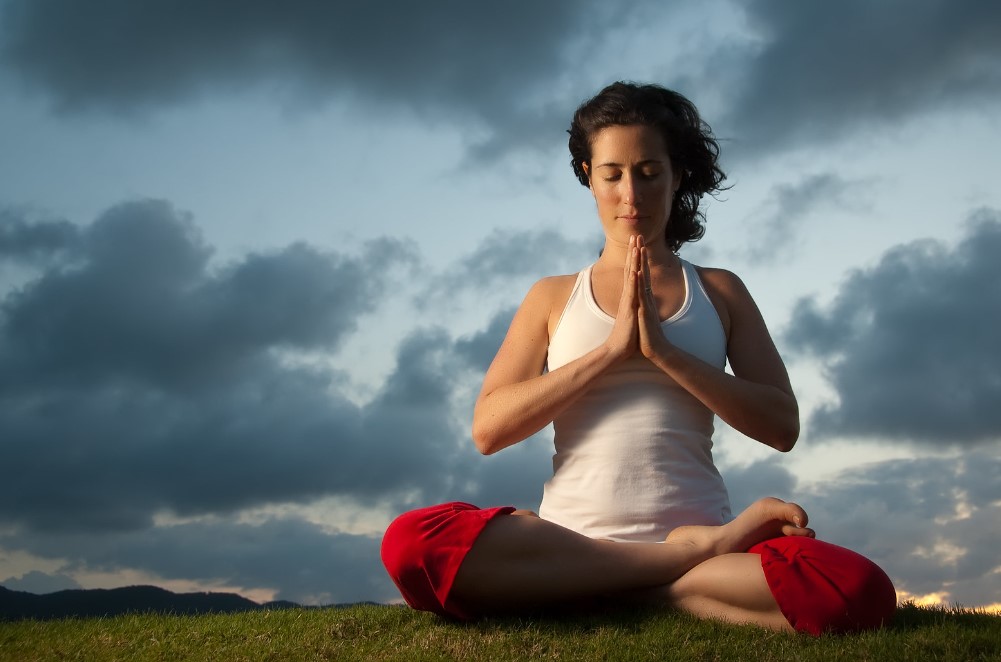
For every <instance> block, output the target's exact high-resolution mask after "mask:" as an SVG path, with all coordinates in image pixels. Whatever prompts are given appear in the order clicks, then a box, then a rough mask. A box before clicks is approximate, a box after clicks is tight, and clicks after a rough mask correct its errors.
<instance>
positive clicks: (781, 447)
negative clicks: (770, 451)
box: [769, 417, 799, 453]
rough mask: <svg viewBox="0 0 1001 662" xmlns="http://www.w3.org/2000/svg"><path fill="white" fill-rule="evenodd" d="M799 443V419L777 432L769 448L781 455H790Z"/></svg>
mask: <svg viewBox="0 0 1001 662" xmlns="http://www.w3.org/2000/svg"><path fill="white" fill-rule="evenodd" d="M797 441H799V417H797V418H796V419H795V420H793V421H791V422H790V423H789V424H788V425H784V426H782V429H781V430H777V431H776V434H775V435H774V436H773V437H772V439H771V443H770V444H769V446H771V447H772V448H774V449H775V450H777V451H779V452H781V453H788V452H789V451H791V450H792V449H793V447H794V446H795V445H796V442H797Z"/></svg>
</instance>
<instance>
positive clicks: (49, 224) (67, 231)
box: [0, 209, 80, 263]
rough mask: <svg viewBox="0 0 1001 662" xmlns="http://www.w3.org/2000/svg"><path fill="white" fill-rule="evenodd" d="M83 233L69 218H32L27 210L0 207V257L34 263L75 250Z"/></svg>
mask: <svg viewBox="0 0 1001 662" xmlns="http://www.w3.org/2000/svg"><path fill="white" fill-rule="evenodd" d="M79 238H80V235H79V232H78V231H77V228H76V226H74V225H73V224H72V223H70V222H69V221H64V220H49V221H43V222H32V221H29V220H27V219H25V214H24V212H18V211H16V210H13V209H0V258H3V259H4V260H16V261H18V262H28V263H35V262H37V261H42V260H45V259H47V258H49V257H51V256H53V254H58V253H63V252H67V251H72V250H74V249H75V248H76V247H77V242H78V241H79Z"/></svg>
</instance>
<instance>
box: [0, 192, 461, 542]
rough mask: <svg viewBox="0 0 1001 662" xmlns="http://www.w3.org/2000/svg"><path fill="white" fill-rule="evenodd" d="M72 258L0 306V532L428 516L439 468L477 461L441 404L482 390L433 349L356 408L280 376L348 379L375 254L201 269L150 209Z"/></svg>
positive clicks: (285, 256) (425, 333)
mask: <svg viewBox="0 0 1001 662" xmlns="http://www.w3.org/2000/svg"><path fill="white" fill-rule="evenodd" d="M46 223H47V222H39V223H36V224H34V225H33V226H30V228H31V229H36V230H39V231H40V232H41V233H43V234H44V232H43V231H44V230H46V229H47V228H49V227H50V225H47V224H46ZM25 227H28V226H25ZM386 241H388V240H380V242H379V243H380V245H384V244H385V242H386ZM77 246H78V248H77V249H76V250H75V251H73V252H71V253H70V254H67V255H65V256H61V257H53V259H52V260H51V261H50V262H48V263H47V264H45V265H43V267H41V275H39V276H38V277H37V278H35V279H34V280H31V281H29V282H28V283H26V284H24V285H23V286H22V287H20V288H18V289H16V290H12V291H9V292H7V293H6V296H5V297H4V298H3V299H2V301H0V447H2V450H3V455H4V458H5V463H6V465H7V466H8V467H9V468H10V469H11V471H10V474H9V475H8V477H7V479H5V480H4V481H3V482H2V485H0V520H3V521H5V522H7V523H10V524H16V525H19V526H22V527H28V528H38V529H56V530H62V529H77V530H88V529H89V530H133V529H142V528H145V527H148V526H149V525H150V523H151V521H152V517H153V515H154V514H155V513H157V512H159V511H168V512H176V513H181V514H197V513H210V512H230V511H234V510H237V509H240V508H244V507H248V506H252V505H260V504H266V503H283V502H304V501H308V500H311V499H313V498H317V497H319V496H323V495H332V494H343V495H349V496H351V497H354V498H358V499H362V500H385V499H391V498H401V499H402V498H403V495H405V494H411V493H413V492H414V491H417V492H419V493H420V492H421V490H423V494H424V496H425V498H428V499H431V498H433V497H438V496H442V495H443V494H444V493H445V492H446V491H447V487H448V485H449V484H450V480H449V479H448V476H449V475H450V472H452V471H454V464H450V460H449V459H448V458H455V459H454V462H459V461H460V459H461V458H464V457H465V458H468V459H471V458H473V457H474V456H475V451H474V450H472V445H471V443H470V444H469V451H468V455H465V456H464V455H462V454H461V453H459V454H456V453H455V452H454V448H455V446H456V445H458V444H461V443H462V440H463V439H466V438H467V437H466V436H465V434H464V431H463V430H462V426H460V425H458V424H457V422H456V417H455V415H454V412H453V410H452V403H451V393H452V389H453V388H455V384H456V383H457V382H461V381H462V379H464V378H465V379H467V380H472V379H475V378H476V377H475V375H471V374H467V373H468V370H469V367H468V366H469V364H468V363H466V362H465V361H464V360H462V359H461V358H456V357H454V356H453V354H454V352H453V351H452V342H453V340H452V339H451V338H449V337H447V336H446V335H445V334H444V332H442V331H440V330H439V331H435V330H418V331H415V332H413V333H412V334H411V335H410V336H409V337H408V338H406V339H405V341H404V342H403V343H402V344H401V345H400V347H399V349H398V350H397V366H396V368H395V370H394V371H393V372H392V373H391V374H390V375H389V376H388V377H387V380H386V381H385V383H384V384H383V385H382V386H381V387H380V389H379V391H378V393H377V394H376V395H375V397H374V398H373V399H372V400H371V401H370V402H367V403H365V404H364V405H361V406H359V405H357V404H355V403H354V402H352V400H351V399H350V398H349V397H348V394H349V393H350V389H351V384H350V380H349V379H348V377H347V376H346V375H345V373H344V372H343V371H341V370H338V369H336V368H335V369H331V368H330V367H329V365H328V364H325V363H316V362H315V361H310V360H308V359H303V360H297V361H289V360H288V357H289V356H290V353H291V354H293V355H294V354H295V353H296V352H300V353H301V352H320V353H321V354H325V355H327V356H331V357H333V360H334V362H335V364H336V363H340V364H342V365H343V362H344V359H343V358H341V359H337V358H336V357H337V351H338V348H339V347H340V345H341V343H342V342H343V340H344V338H345V337H346V336H347V335H348V334H351V333H354V332H356V331H358V330H360V329H361V328H363V325H364V323H365V322H364V320H365V315H366V314H367V313H370V312H371V311H372V310H373V306H374V304H373V302H374V301H378V300H379V299H380V297H379V296H376V295H377V294H379V293H381V292H383V291H384V290H385V289H386V288H387V287H388V283H389V282H390V280H391V278H392V277H393V276H392V274H391V273H390V272H386V271H385V269H384V268H383V267H382V266H381V264H380V263H379V261H378V260H376V259H373V255H372V252H373V251H376V250H379V249H377V248H375V246H374V245H371V246H369V247H367V248H365V249H363V252H362V254H361V255H359V256H349V255H341V254H334V253H321V252H320V251H317V250H316V249H314V248H311V247H309V246H307V245H305V244H296V245H293V246H290V247H288V248H285V249H282V250H279V251H275V252H272V253H264V254H250V255H247V256H245V257H244V258H243V259H241V260H238V261H235V262H233V263H231V264H227V265H222V266H219V267H217V268H213V267H212V265H211V263H210V256H211V254H212V250H211V248H210V247H208V246H207V245H206V244H205V243H204V242H203V240H202V239H201V237H200V233H199V232H198V230H197V228H196V226H195V225H194V224H193V222H192V220H191V219H190V218H188V217H186V216H185V215H183V214H180V213H178V212H176V211H175V210H173V208H172V207H170V205H168V204H167V203H164V202H157V201H143V202H135V203H128V204H124V205H119V206H117V207H114V208H112V209H110V210H109V211H108V212H106V213H104V214H102V215H101V217H100V218H98V219H97V220H96V221H94V222H93V223H92V224H90V225H87V226H83V227H82V228H81V229H80V231H79V242H78V244H77ZM23 250H24V251H25V252H27V251H29V250H33V249H31V247H29V246H27V245H25V246H24V247H23ZM467 354H468V352H467ZM464 375H465V377H464ZM401 431H406V433H405V434H403V433H401ZM442 458H445V459H444V460H443V459H442ZM394 495H395V496H394Z"/></svg>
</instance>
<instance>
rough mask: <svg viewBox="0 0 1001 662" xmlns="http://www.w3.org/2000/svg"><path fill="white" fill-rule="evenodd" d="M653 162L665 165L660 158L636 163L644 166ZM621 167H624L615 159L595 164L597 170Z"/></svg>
mask: <svg viewBox="0 0 1001 662" xmlns="http://www.w3.org/2000/svg"><path fill="white" fill-rule="evenodd" d="M651 163H656V164H657V165H663V163H664V162H663V161H662V160H660V159H646V160H645V161H640V162H639V163H637V164H636V165H638V166H644V165H649V164H651ZM621 167H622V164H621V163H616V162H615V161H609V162H608V163H599V164H598V165H596V166H594V169H595V170H597V169H598V168H621Z"/></svg>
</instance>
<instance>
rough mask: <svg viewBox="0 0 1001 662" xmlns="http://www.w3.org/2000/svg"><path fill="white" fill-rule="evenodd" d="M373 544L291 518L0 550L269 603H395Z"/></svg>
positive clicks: (45, 538)
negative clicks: (265, 594) (266, 595)
mask: <svg viewBox="0 0 1001 662" xmlns="http://www.w3.org/2000/svg"><path fill="white" fill-rule="evenodd" d="M380 541H381V538H380V537H378V536H365V535H352V534H348V533H343V532H336V531H335V532H325V531H323V530H322V529H321V528H320V527H319V526H317V525H315V524H312V523H310V522H306V521H303V520H299V519H294V518H273V519H269V520H266V521H264V522H262V523H259V524H246V523H236V522H232V521H228V520H223V521H205V522H194V523H188V524H179V525H174V526H161V527H153V528H150V529H146V530H143V531H135V532H118V533H109V534H105V535H102V536H94V535H87V534H73V533H65V532H63V533H57V532H49V533H40V534H39V533H35V534H31V535H27V536H19V537H17V538H13V537H9V536H6V537H3V536H0V546H3V547H5V548H7V549H23V550H26V551H30V552H31V553H33V554H36V555H40V556H45V557H49V558H66V557H67V556H71V557H72V559H73V560H72V561H71V562H69V563H68V564H66V565H65V566H63V567H62V568H61V569H60V572H77V571H86V572H108V573H114V572H120V571H123V570H134V571H140V572H142V573H145V574H151V575H154V576H156V577H161V578H163V579H166V580H190V581H198V582H204V583H206V584H209V585H213V584H216V585H230V586H239V587H243V588H248V589H270V590H277V591H278V592H277V594H276V595H275V599H278V600H292V601H293V602H299V603H303V604H316V603H321V604H330V603H336V602H358V601H362V600H379V601H389V600H392V599H394V598H397V597H398V593H397V592H396V589H395V588H394V587H393V585H392V583H391V581H390V579H389V577H388V575H387V574H386V571H385V570H384V569H383V568H382V564H381V562H380V560H379V544H380ZM8 587H10V586H8ZM10 588H12V587H10Z"/></svg>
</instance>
